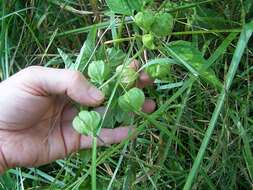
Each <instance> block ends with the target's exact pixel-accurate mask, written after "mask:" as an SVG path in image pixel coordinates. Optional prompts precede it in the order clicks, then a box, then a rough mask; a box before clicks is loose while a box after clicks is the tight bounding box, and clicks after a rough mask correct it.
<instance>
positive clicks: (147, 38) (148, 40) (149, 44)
mask: <svg viewBox="0 0 253 190" xmlns="http://www.w3.org/2000/svg"><path fill="white" fill-rule="evenodd" d="M142 43H143V45H144V46H145V47H146V48H148V49H155V44H154V36H153V35H152V34H145V35H143V36H142Z"/></svg>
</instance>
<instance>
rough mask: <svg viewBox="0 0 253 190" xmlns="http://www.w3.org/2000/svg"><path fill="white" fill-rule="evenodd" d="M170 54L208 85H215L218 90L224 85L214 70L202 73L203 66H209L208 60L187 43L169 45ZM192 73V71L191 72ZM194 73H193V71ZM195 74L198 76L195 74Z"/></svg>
mask: <svg viewBox="0 0 253 190" xmlns="http://www.w3.org/2000/svg"><path fill="white" fill-rule="evenodd" d="M167 47H168V48H169V50H170V51H169V54H170V55H171V56H172V57H173V58H175V59H176V60H178V61H179V62H180V63H182V64H183V65H185V66H186V67H187V65H189V66H190V67H189V66H188V69H189V70H190V68H192V69H193V70H194V72H197V74H198V75H199V76H200V77H201V78H202V79H204V80H205V81H206V82H207V83H209V84H211V85H213V86H214V87H215V88H217V89H221V88H222V83H221V82H220V80H219V79H218V78H217V77H216V76H215V73H214V71H213V70H212V69H207V70H206V71H203V72H202V71H201V67H202V66H203V64H207V60H205V59H204V57H203V56H202V53H201V52H200V51H199V50H198V49H197V48H196V47H195V46H193V45H192V44H191V42H187V41H181V40H179V41H174V42H171V43H169V44H168V46H167ZM190 71H191V70H190ZM191 72H192V71H191ZM194 72H193V74H196V73H194Z"/></svg>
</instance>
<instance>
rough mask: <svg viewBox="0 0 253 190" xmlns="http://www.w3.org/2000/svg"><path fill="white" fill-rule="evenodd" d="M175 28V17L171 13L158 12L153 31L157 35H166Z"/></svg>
mask: <svg viewBox="0 0 253 190" xmlns="http://www.w3.org/2000/svg"><path fill="white" fill-rule="evenodd" d="M172 28H173V17H172V15H171V14H169V13H157V14H156V15H155V22H154V23H153V25H152V27H151V31H152V32H153V33H154V34H156V35H157V36H160V37H164V36H167V35H168V34H169V33H171V31H172Z"/></svg>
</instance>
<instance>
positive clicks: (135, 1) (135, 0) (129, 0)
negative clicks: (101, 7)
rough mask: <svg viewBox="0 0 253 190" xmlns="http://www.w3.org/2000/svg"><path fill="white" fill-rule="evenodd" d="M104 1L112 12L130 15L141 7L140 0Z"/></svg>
mask: <svg viewBox="0 0 253 190" xmlns="http://www.w3.org/2000/svg"><path fill="white" fill-rule="evenodd" d="M106 3H107V5H108V7H109V8H110V10H111V11H112V12H114V13H118V14H123V15H132V14H133V12H134V11H140V10H141V8H142V1H141V0H106Z"/></svg>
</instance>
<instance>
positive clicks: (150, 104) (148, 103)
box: [142, 98, 156, 113]
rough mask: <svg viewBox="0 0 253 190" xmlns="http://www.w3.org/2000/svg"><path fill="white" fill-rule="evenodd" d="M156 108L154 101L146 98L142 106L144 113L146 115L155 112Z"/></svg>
mask: <svg viewBox="0 0 253 190" xmlns="http://www.w3.org/2000/svg"><path fill="white" fill-rule="evenodd" d="M155 108H156V103H155V102H154V100H151V99H148V98H146V99H145V102H144V104H143V106H142V111H143V112H145V113H152V112H154V111H155Z"/></svg>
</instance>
